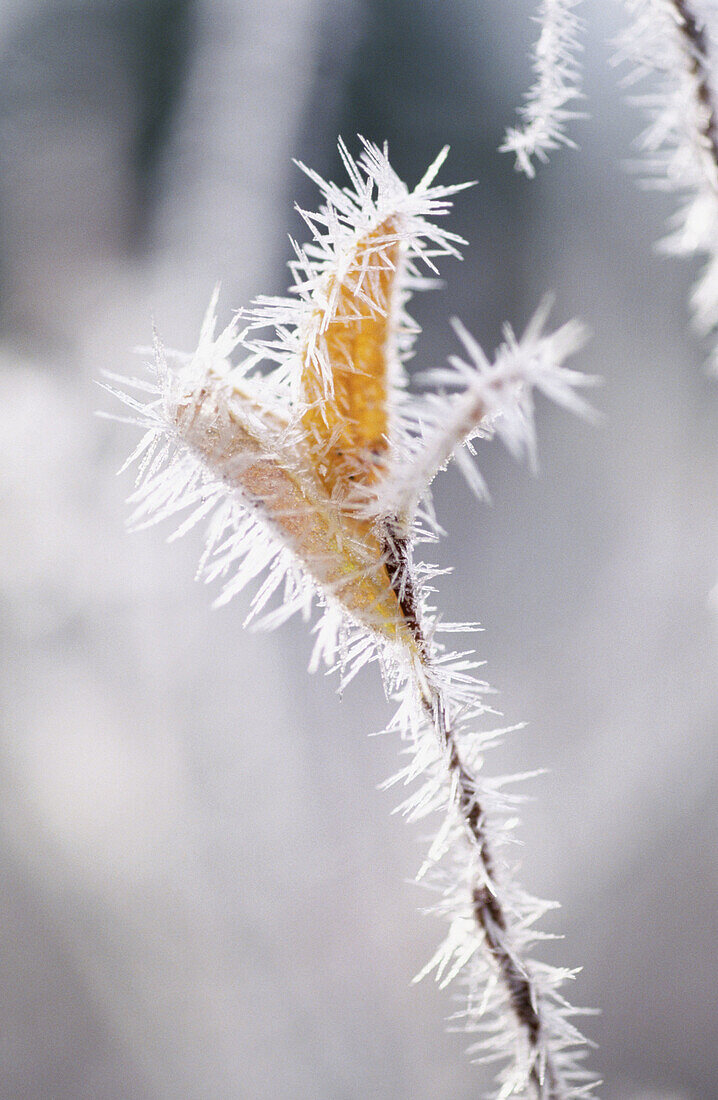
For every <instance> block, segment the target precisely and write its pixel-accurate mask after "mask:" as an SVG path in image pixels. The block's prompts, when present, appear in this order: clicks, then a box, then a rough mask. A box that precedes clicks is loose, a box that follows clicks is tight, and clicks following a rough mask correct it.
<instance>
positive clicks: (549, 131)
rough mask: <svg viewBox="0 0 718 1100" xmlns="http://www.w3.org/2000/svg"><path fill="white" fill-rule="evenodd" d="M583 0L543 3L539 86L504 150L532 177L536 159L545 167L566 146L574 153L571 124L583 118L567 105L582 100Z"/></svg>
mask: <svg viewBox="0 0 718 1100" xmlns="http://www.w3.org/2000/svg"><path fill="white" fill-rule="evenodd" d="M579 3H580V0H541V4H540V7H539V13H538V15H537V17H536V21H537V23H538V24H539V26H540V28H541V29H540V33H539V37H538V40H537V42H536V45H535V46H534V49H533V58H532V59H533V71H534V76H535V81H534V83H533V85H532V87H531V89H530V91H529V92H528V93H527V95H526V102H525V103H524V105H523V106H522V107H519V114H520V115H521V116H522V119H523V122H522V125H521V126H518V127H516V128H515V129H508V130H507V131H506V136H505V138H504V143H503V145H502V146H501V149H500V151H501V152H502V153H514V155H515V156H516V168H517V169H518V170H519V171H520V172H525V174H526V175H527V176H529V177H530V178H532V177H533V176H535V174H536V168H535V166H534V163H533V162H534V159H536V160H539V161H542V162H545V161H546V160H548V154H549V153H550V152H552V151H553V150H554V149H558V148H559V147H560V146H561V145H567V146H570V147H571V148H575V142H574V141H573V140H572V139H571V138H570V137H569V136H568V134H567V132H566V125H567V123H568V122H571V121H572V120H573V119H575V118H580V117H581V116H580V113H578V112H576V111H575V110H573V109H571V108H569V106H568V104H570V103H571V102H572V101H574V100H576V99H580V98H581V83H580V82H581V70H580V66H579V64H578V60H577V57H576V55H577V53H578V52H579V51H580V49H581V44H580V41H579V35H580V31H581V21H580V19H579V18H578V16H577V15H576V8H577V7H578V4H579Z"/></svg>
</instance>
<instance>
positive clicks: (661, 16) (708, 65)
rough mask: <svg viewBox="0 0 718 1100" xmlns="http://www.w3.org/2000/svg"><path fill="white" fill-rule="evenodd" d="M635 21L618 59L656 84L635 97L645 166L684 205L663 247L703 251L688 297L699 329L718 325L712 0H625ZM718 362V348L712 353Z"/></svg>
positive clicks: (717, 130)
mask: <svg viewBox="0 0 718 1100" xmlns="http://www.w3.org/2000/svg"><path fill="white" fill-rule="evenodd" d="M626 6H627V8H628V11H629V14H630V16H631V22H630V25H629V26H628V27H627V29H626V30H625V32H624V33H623V35H622V36H621V38H620V41H619V49H618V53H617V57H616V60H617V61H618V62H626V61H627V62H629V63H630V65H631V67H632V72H631V77H630V78H629V80H630V81H631V82H635V81H636V80H639V79H642V78H644V77H646V76H648V75H652V76H653V77H654V78H655V86H654V88H653V89H652V90H651V91H650V92H649V93H647V94H645V95H643V96H641V97H635V100H636V102H637V104H638V105H640V106H641V107H642V108H643V109H644V110H645V112H646V114H647V115H648V118H649V125H648V126H647V128H646V129H645V131H644V132H643V134H642V135H641V138H640V142H639V145H640V148H641V150H642V152H643V154H644V156H643V160H642V164H641V167H642V169H643V172H644V174H645V175H647V176H648V178H649V179H650V182H651V183H652V184H653V186H655V187H658V188H660V189H662V190H667V191H675V192H676V194H677V195H678V196H679V199H680V206H679V209H678V210H677V212H676V214H675V215H674V217H673V218H672V220H671V223H670V233H669V235H668V236H667V237H666V238H665V239H664V240H663V241H662V242H661V247H662V249H663V250H664V251H666V252H670V253H673V254H676V255H683V256H693V255H696V256H699V257H702V258H704V259H705V266H704V268H703V271H702V272H701V275H700V277H699V279H698V282H697V284H696V287H695V289H694V291H693V295H692V298H691V304H692V307H693V315H694V319H695V322H696V325H697V326H698V328H699V330H700V331H701V332H703V333H704V334H709V333H712V334H713V335H715V333H716V329H717V328H718V119H717V118H716V100H715V86H714V79H715V78H714V71H713V59H714V57H715V39H714V32H715V30H716V29H717V28H718V9H716V5H715V3H713V2H709V3H703V4H697V3H689V2H688V0H626ZM711 361H712V365H713V366H714V368H715V367H718V350H716V349H714V350H713V352H712V355H711Z"/></svg>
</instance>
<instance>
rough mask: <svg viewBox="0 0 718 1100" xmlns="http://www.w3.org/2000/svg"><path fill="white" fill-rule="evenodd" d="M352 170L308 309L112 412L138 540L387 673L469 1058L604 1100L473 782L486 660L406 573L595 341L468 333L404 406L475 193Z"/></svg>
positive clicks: (316, 259)
mask: <svg viewBox="0 0 718 1100" xmlns="http://www.w3.org/2000/svg"><path fill="white" fill-rule="evenodd" d="M340 151H341V154H342V157H343V160H344V164H345V167H346V170H347V173H348V175H349V180H350V184H351V186H350V187H346V188H339V187H337V186H335V185H333V184H331V183H326V182H325V181H324V180H322V179H320V178H319V177H318V176H316V175H315V174H314V173H313V172H311V171H308V170H306V169H305V171H308V174H309V175H310V176H311V178H312V179H313V180H314V181H315V182H316V183H317V185H318V187H319V188H320V190H321V192H322V195H323V199H324V203H323V205H322V206H321V208H320V210H319V211H318V213H307V212H303V216H304V218H305V220H306V223H307V225H308V226H309V228H310V231H311V235H312V240H311V242H310V243H309V244H308V245H306V246H304V247H299V246H295V252H296V259H295V260H294V261H293V263H292V264H291V265H290V266H291V270H292V275H293V282H294V285H293V287H292V292H293V295H292V296H291V297H287V298H270V299H267V298H264V299H258V300H257V301H256V302H255V304H254V307H253V309H252V310H250V311H248V312H247V313H245V314H243V315H242V317H241V319H239V318H238V319H236V320H235V322H233V323H232V324H230V325H229V327H228V328H226V329H225V330H224V331H223V332H221V333H220V334H219V335H218V336H215V325H216V322H215V307H216V299H214V300H213V301H212V303H211V305H210V309H209V311H208V313H207V316H206V319H205V322H204V324H203V326H202V331H201V335H200V340H199V345H198V348H197V350H196V352H195V353H194V354H193V355H191V356H187V357H182V356H174V357H172V356H169V355H167V354H165V352H164V351H163V350H162V348H161V347H160V346H159V344H157V347H156V356H155V362H154V364H153V366H152V368H151V369H152V378H151V379H150V381H147V380H145V379H135V380H133V381H130V382H128V383H125V389H124V391H122V390H120V391H114V392H117V393H118V396H120V397H121V398H122V400H123V401H124V402H125V404H126V405H128V406H129V408H130V410H131V417H130V419H131V420H132V421H133V422H135V423H137V424H139V425H141V426H142V427H143V429H144V435H143V437H142V439H141V441H140V444H139V446H138V447H137V449H136V450H135V452H134V453H133V455H132V456H131V459H130V461H136V462H139V464H140V470H139V477H138V487H137V490H136V492H135V494H134V498H133V499H134V503H135V512H134V517H133V519H134V523H135V525H145V524H149V523H154V522H157V521H158V520H161V519H167V518H170V517H172V516H175V515H177V514H178V513H180V512H186V513H187V514H186V518H185V519H184V522H183V523H182V524H181V526H180V529H179V531H178V532H177V533H178V534H179V533H182V532H184V531H186V530H188V529H189V528H190V527H191V526H192V525H194V524H195V523H197V522H199V521H201V520H204V519H207V520H208V524H209V527H208V534H207V545H206V550H205V554H204V557H203V561H202V566H201V568H202V571H203V573H204V574H205V576H206V577H207V578H208V579H214V578H217V577H220V576H221V577H223V578H224V590H223V593H222V595H221V596H220V602H221V601H222V600H226V599H228V598H229V597H230V596H232V595H233V594H234V593H235V592H237V591H238V590H239V589H240V588H241V587H243V586H244V585H245V584H246V583H247V582H248V581H250V580H252V579H254V578H256V577H258V576H259V575H260V574H262V573H263V574H264V575H265V576H264V580H263V582H262V584H261V585H260V587H259V589H258V591H257V593H256V595H255V596H254V599H253V601H252V609H251V615H250V617H254V616H256V615H258V614H259V613H260V612H263V613H264V618H263V622H264V624H265V625H269V626H273V625H276V624H277V623H279V622H281V621H283V620H284V619H285V618H287V617H288V616H289V615H291V614H292V613H293V612H295V611H297V610H301V611H303V612H304V613H305V614H306V615H309V611H310V607H311V604H312V601H313V600H316V601H317V602H318V604H319V606H320V608H321V617H320V620H319V622H318V624H317V626H316V628H315V630H316V644H315V647H314V653H313V656H312V660H311V667H312V668H317V667H318V665H319V664H320V663H321V662H325V663H326V664H327V665H328V666H329V667H330V668H336V669H338V670H339V672H340V674H341V682H342V684H346V683H347V682H348V681H349V680H350V679H351V678H352V677H353V676H354V675H355V674H356V673H357V672H358V671H359V669H361V668H362V667H363V666H364V665H366V664H367V663H369V662H372V661H378V662H379V666H380V668H381V671H382V675H383V678H384V685H385V689H386V692H387V695H388V696H389V697H391V698H392V699H394V700H395V702H396V704H397V710H396V713H395V716H394V718H393V720H392V722H391V723H390V725H389V729H391V730H394V731H396V732H397V733H398V734H399V736H400V737H401V739H402V741H403V742H404V746H405V749H406V752H407V757H408V762H407V764H406V766H405V767H404V768H402V770H401V772H400V773H399V775H397V776H396V777H394V779H393V780H392V781H391V783H405V784H410V785H412V787H413V789H412V791H411V793H410V794H409V795H408V797H405V798H404V801H403V803H402V806H401V809H402V811H403V812H404V813H405V814H406V816H407V817H408V818H409V819H410V820H420V819H424V818H432V819H433V821H434V822H435V823H436V826H437V831H436V835H435V839H434V841H433V843H432V845H431V848H430V851H429V854H428V857H427V859H426V861H425V863H424V866H423V867H422V868H421V871H420V878H421V879H422V880H423V881H424V882H426V883H427V885H429V886H430V887H431V888H432V890H433V891H434V895H435V898H436V901H435V905H434V909H435V911H436V913H437V914H438V915H439V916H440V918H441V919H442V920H443V921H444V922H445V923H446V925H447V930H446V938H445V940H444V942H443V944H442V945H441V947H440V948H439V950H438V952H437V953H436V955H435V957H434V958H433V959H432V960H431V962H430V963H429V965H428V966H427V967H426V970H425V971H424V973H429V972H431V971H435V973H436V976H437V978H438V979H439V980H440V981H441V983H442V984H443V985H446V984H448V983H449V982H451V981H453V980H454V979H456V980H457V981H461V982H463V984H464V987H465V993H466V1002H465V1010H464V1012H463V1013H462V1018H463V1024H464V1026H465V1028H466V1030H467V1032H469V1033H471V1034H474V1033H481V1038H480V1039H479V1040H478V1041H474V1045H473V1047H472V1048H471V1051H472V1054H474V1055H475V1056H476V1057H477V1058H485V1059H487V1060H489V1061H497V1062H499V1063H500V1068H499V1071H498V1083H497V1089H498V1093H497V1095H498V1097H499V1098H500V1100H505V1098H508V1097H510V1096H523V1097H531V1098H536V1100H569V1098H578V1097H584V1098H588V1097H591V1096H593V1095H594V1092H593V1089H594V1087H595V1078H593V1076H592V1075H590V1074H589V1073H587V1071H586V1070H585V1069H584V1068H583V1067H582V1064H581V1061H582V1058H583V1054H584V1051H585V1047H584V1042H583V1038H582V1036H581V1035H580V1033H579V1032H578V1031H577V1029H576V1027H575V1026H574V1023H573V1018H574V1017H575V1015H576V1010H575V1009H572V1008H571V1007H570V1006H569V1004H568V1003H567V1002H566V1000H565V999H564V998H563V996H562V994H561V993H560V991H559V990H560V988H561V986H562V985H563V984H564V982H565V981H566V979H568V978H570V977H571V976H572V972H571V971H568V970H564V969H559V968H556V967H551V966H547V965H544V964H542V963H540V962H538V961H535V960H533V959H532V958H531V957H530V949H531V946H532V944H533V943H534V942H535V941H536V939H538V938H540V933H538V932H536V931H534V923H535V921H536V920H537V919H538V918H539V917H540V916H541V915H542V914H543V913H544V912H545V910H546V909H547V908H548V906H547V904H546V903H543V902H540V901H538V900H536V899H535V898H532V897H530V896H529V895H528V894H526V893H525V892H524V891H523V890H521V889H520V888H519V887H518V886H517V884H516V883H515V882H514V881H513V878H512V875H511V869H510V864H509V861H508V860H507V858H506V849H507V842H508V840H509V833H510V831H511V830H512V829H513V828H514V826H515V804H516V799H515V797H513V796H511V795H510V794H509V793H507V790H506V787H507V784H508V783H509V782H510V780H509V779H508V778H505V779H503V780H490V779H484V778H482V777H481V764H482V758H483V754H484V751H485V750H486V749H487V748H488V747H490V746H491V745H492V744H494V743H495V742H496V740H497V739H498V737H499V736H500V731H497V730H491V729H490V730H487V729H485V728H484V727H485V725H486V715H487V714H488V713H490V712H489V710H488V708H487V706H486V704H485V702H484V695H485V692H486V685H485V684H483V683H481V682H480V681H478V680H477V679H476V678H475V677H474V675H473V669H474V668H475V663H474V661H473V660H472V659H471V658H470V656H468V655H467V654H466V653H453V652H450V651H447V650H446V649H445V647H444V645H443V644H441V642H440V641H439V640H438V639H439V635H440V634H441V632H442V630H450V631H455V630H457V629H469V627H468V625H465V626H460V625H456V624H454V625H453V626H450V625H449V624H443V623H442V621H441V618H440V616H439V615H438V614H437V613H436V611H435V610H434V608H432V607H431V606H430V603H429V600H430V595H431V592H432V589H430V587H429V584H428V582H429V580H430V579H431V577H432V576H434V575H435V570H434V569H432V567H431V566H427V565H425V564H419V563H417V562H416V561H415V560H414V549H415V547H416V544H417V543H418V542H421V541H434V540H435V539H436V538H437V537H438V535H439V533H440V529H439V526H438V524H437V522H436V520H435V518H434V511H433V507H432V503H431V493H430V488H429V486H430V484H431V482H432V481H433V479H434V476H435V475H436V474H437V472H438V471H439V470H440V469H442V468H443V467H444V466H445V465H446V464H447V462H448V461H449V460H450V459H451V458H452V457H454V456H457V457H458V456H460V455H464V454H465V452H464V451H463V447H464V445H465V444H466V445H468V446H470V445H471V440H472V439H474V438H476V437H477V436H479V435H481V436H484V437H490V436H497V437H499V438H500V439H502V440H503V441H504V443H505V444H506V445H507V446H508V447H509V449H510V450H511V451H512V452H513V453H514V454H516V455H518V456H520V455H522V454H528V455H529V456H532V455H533V451H534V446H535V440H534V428H533V399H532V394H533V392H534V390H540V391H541V392H542V393H544V394H545V395H547V396H548V397H550V398H552V399H553V400H555V401H558V402H559V403H561V404H563V405H565V406H566V407H568V408H570V409H573V410H575V411H578V412H585V411H586V406H585V405H584V403H583V401H582V400H581V398H580V397H579V396H578V394H577V392H576V391H577V388H578V387H580V386H582V385H585V384H586V383H587V382H588V381H590V380H589V379H587V378H586V377H585V376H583V375H580V374H577V373H576V372H575V371H573V370H571V369H569V368H568V367H566V366H565V361H566V360H567V359H568V358H569V357H570V356H571V355H572V354H573V353H574V352H575V351H576V350H577V349H578V348H579V347H580V346H581V344H582V342H583V339H584V334H583V331H582V329H581V327H580V325H578V324H577V323H575V322H571V323H569V324H567V325H564V326H563V327H561V328H559V329H557V330H556V331H554V332H547V331H546V320H547V318H546V310H545V309H542V310H540V311H539V313H538V314H537V315H536V316H535V318H534V320H533V321H532V322H531V323H530V324H529V326H528V328H527V330H526V332H525V333H524V335H523V336H522V337H521V338H520V339H517V338H516V337H515V336H514V335H513V333H512V331H511V330H510V329H508V328H507V329H506V332H505V338H504V342H503V344H502V346H501V347H500V348H499V350H498V352H497V353H496V355H495V357H494V358H493V361H489V360H488V359H487V358H486V357H485V356H484V354H483V352H482V351H481V349H480V347H479V346H478V344H477V343H476V342H475V341H474V340H473V339H472V337H471V336H470V335H469V333H468V332H467V331H466V330H465V329H463V327H462V326H461V325H459V324H458V322H457V323H456V331H457V334H458V337H459V339H460V341H461V343H462V345H463V354H462V356H461V357H454V358H453V359H452V360H450V364H449V366H448V367H447V368H446V369H440V370H435V371H434V372H432V373H431V374H430V375H429V377H428V379H427V383H428V384H429V385H431V386H432V387H433V391H432V392H426V393H425V394H424V395H423V396H410V395H409V393H408V378H407V375H406V371H405V366H404V365H405V362H406V360H407V359H408V357H409V356H410V355H411V354H412V350H413V343H414V340H415V336H416V332H417V329H416V325H415V324H414V322H413V321H412V320H411V318H410V317H409V315H408V313H407V311H406V307H407V305H408V301H409V298H410V296H411V294H412V293H413V292H414V291H416V290H420V289H424V288H426V287H427V286H429V285H431V284H432V283H433V280H432V279H431V278H430V277H429V278H427V276H426V271H427V270H428V272H429V275H431V274H433V273H435V271H436V266H435V265H436V261H437V260H438V259H439V258H440V257H442V256H446V255H449V254H453V255H458V248H459V247H460V246H461V245H462V244H463V243H464V242H463V241H461V240H460V239H459V238H457V237H456V236H455V235H454V234H452V233H450V232H448V231H447V230H445V229H443V228H441V227H440V226H439V225H438V224H437V218H439V217H440V216H442V215H445V214H446V213H447V212H448V209H449V207H450V205H451V203H450V198H451V196H453V195H454V194H455V193H456V192H457V191H458V190H460V188H459V187H443V186H437V185H436V184H435V183H434V179H435V176H436V173H437V171H438V169H439V167H440V165H441V163H442V162H443V159H444V157H445V154H446V151H444V152H443V153H442V154H441V155H440V157H439V158H437V160H436V162H435V163H434V164H433V165H432V166H431V168H430V169H429V171H428V172H427V173H426V175H425V177H424V179H423V180H422V181H421V182H420V183H419V185H418V186H417V187H416V188H415V189H414V190H413V191H409V190H408V189H407V187H406V186H405V185H404V184H403V183H402V182H401V180H400V179H399V178H398V177H397V176H396V174H395V173H394V171H393V170H392V168H391V166H390V164H389V161H388V159H387V156H386V150H384V151H383V152H382V151H381V150H380V149H378V148H377V147H376V146H374V145H371V144H369V143H364V148H363V153H362V156H361V157H360V159H359V160H358V161H355V160H354V159H353V158H352V157H351V156H350V155H349V153H348V151H347V150H346V148H345V147H344V146H343V145H341V146H340ZM240 324H244V325H245V326H246V327H245V328H244V330H243V331H242V332H240V331H239V325H240ZM265 330H268V332H266V331H265ZM237 348H242V349H244V358H243V359H241V361H240V362H239V363H238V364H237V365H234V366H233V365H232V364H231V362H230V356H231V355H232V353H233V352H234V351H235V350H236V349H237ZM133 387H134V390H135V392H136V393H137V394H138V395H139V396H138V397H135V396H131V395H130V394H128V393H127V388H133ZM437 391H438V392H437ZM464 466H466V462H465V461H464ZM469 466H470V464H469ZM470 469H471V470H472V473H471V481H472V484H474V486H475V487H477V488H478V487H480V485H481V482H480V479H479V480H477V478H476V475H475V474H474V473H473V467H471V466H470ZM280 590H281V591H282V593H283V598H282V600H281V601H280V602H278V603H277V605H276V606H275V607H274V609H273V610H270V611H267V607H268V604H269V601H270V600H271V598H272V595H273V594H274V593H277V592H278V591H280ZM514 778H517V777H514Z"/></svg>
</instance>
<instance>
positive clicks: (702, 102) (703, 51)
mask: <svg viewBox="0 0 718 1100" xmlns="http://www.w3.org/2000/svg"><path fill="white" fill-rule="evenodd" d="M671 3H672V5H673V7H674V9H675V13H676V23H677V26H678V29H679V32H680V34H681V38H682V40H683V44H684V49H685V52H686V55H687V59H688V70H689V72H690V74H691V76H692V77H693V80H694V83H695V95H696V100H697V103H698V106H699V108H700V110H699V115H700V116H701V118H702V120H703V121H702V122H701V123H699V133H700V137H701V139H702V140H701V144H702V145H703V147H704V148H705V150H706V152H707V153H708V154H709V156H710V161H711V167H712V171H711V176H712V179H711V183H712V186H713V187H714V188H715V189H716V190H718V132H717V131H716V109H715V103H714V101H713V93H712V90H711V87H710V80H709V73H710V65H709V60H708V42H707V40H706V31H705V27H704V26H702V25H700V24H699V23H698V19H697V17H696V14H695V12H694V11H693V10H692V8H691V5H690V4H689V3H687V0H671Z"/></svg>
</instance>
